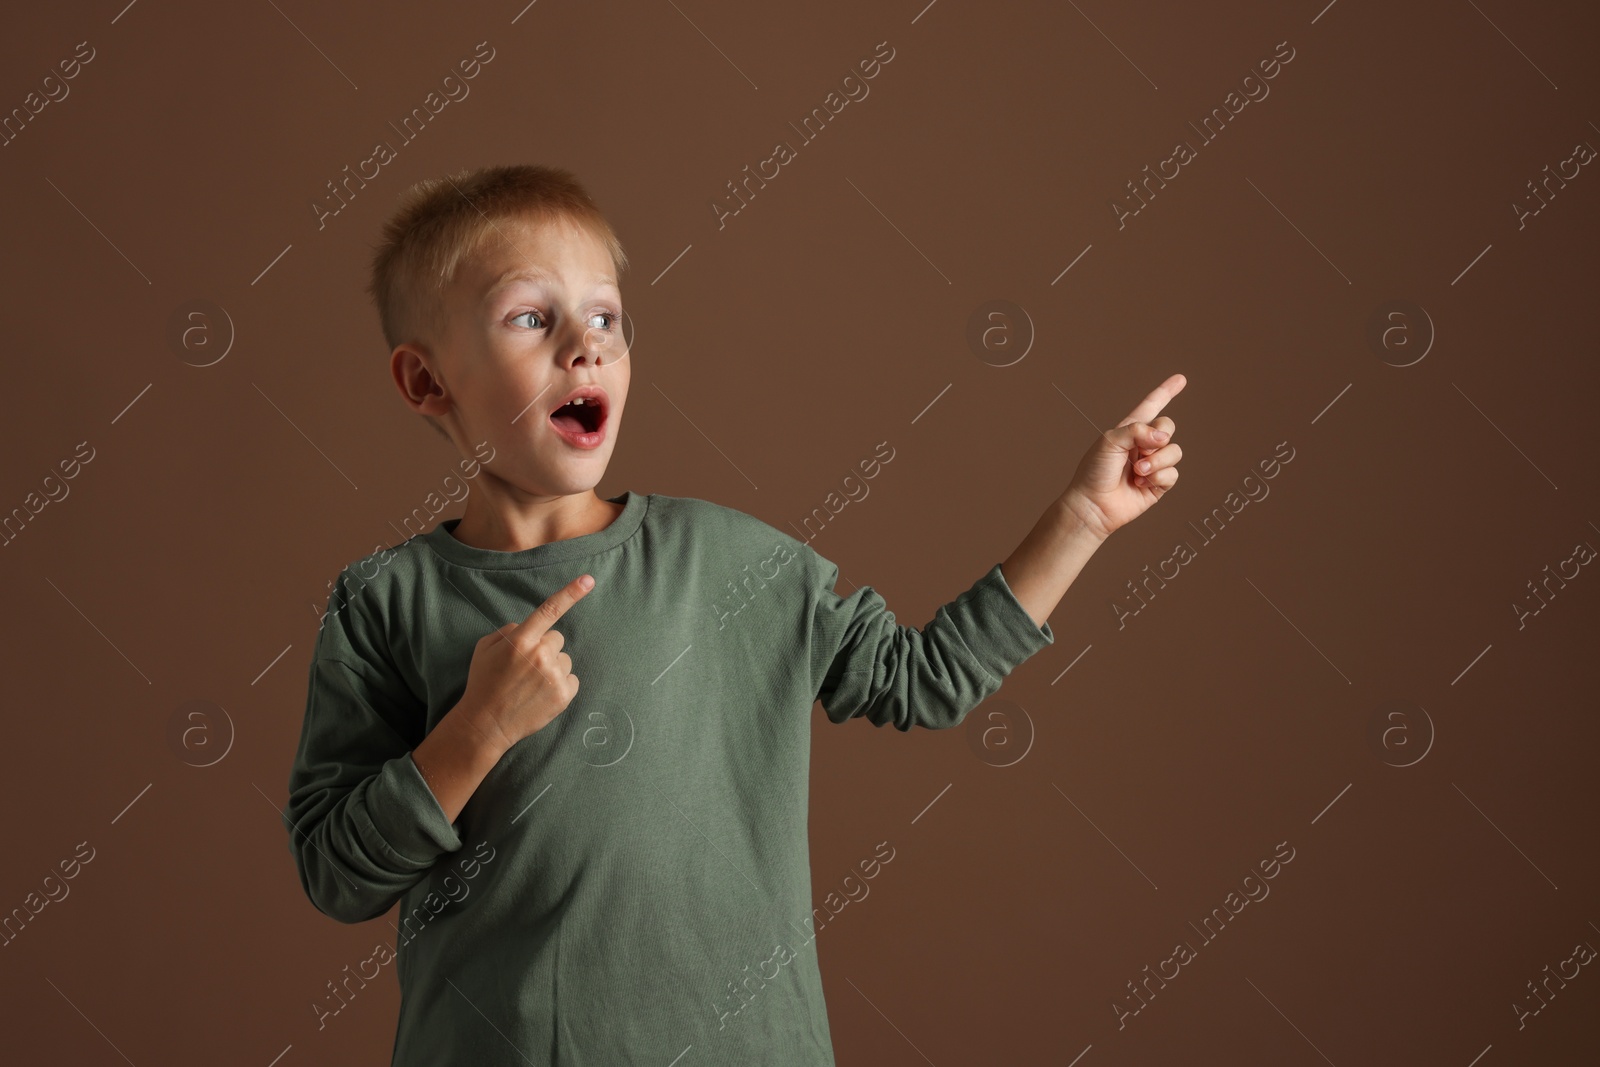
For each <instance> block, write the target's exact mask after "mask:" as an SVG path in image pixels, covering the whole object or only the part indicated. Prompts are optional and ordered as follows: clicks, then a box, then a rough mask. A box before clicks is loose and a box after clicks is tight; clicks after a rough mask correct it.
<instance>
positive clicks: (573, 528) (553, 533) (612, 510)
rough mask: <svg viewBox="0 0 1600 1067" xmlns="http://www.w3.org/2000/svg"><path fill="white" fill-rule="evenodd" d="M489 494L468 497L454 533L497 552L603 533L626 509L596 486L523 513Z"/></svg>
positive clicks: (477, 545)
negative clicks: (495, 499)
mask: <svg viewBox="0 0 1600 1067" xmlns="http://www.w3.org/2000/svg"><path fill="white" fill-rule="evenodd" d="M485 497H486V494H483V493H474V494H472V495H471V496H469V497H467V510H466V513H465V514H463V515H462V516H461V521H460V522H459V523H457V524H456V528H455V529H454V530H453V531H451V536H453V537H454V538H455V539H456V540H457V541H460V542H461V543H462V544H464V545H468V546H470V547H472V548H483V549H488V550H490V551H493V552H520V551H522V550H524V549H529V548H537V547H538V546H540V545H547V544H550V543H552V542H554V541H566V540H570V539H571V538H574V537H583V536H585V535H587V534H592V533H599V532H600V531H601V530H604V529H605V528H606V527H607V526H610V525H611V524H612V523H613V522H615V521H616V520H617V518H618V517H619V516H620V515H621V514H622V511H623V505H621V504H614V503H612V502H611V501H609V500H602V499H600V496H599V495H598V494H597V493H595V491H594V490H592V489H591V490H589V491H588V492H586V493H575V494H573V495H572V496H566V497H558V498H556V499H554V500H551V501H548V502H546V503H543V504H537V505H533V506H531V507H529V508H527V509H526V510H523V511H520V512H519V511H517V510H515V509H508V508H506V507H504V506H501V505H499V504H498V503H497V502H496V501H492V500H487V499H485ZM475 503H476V505H477V506H476V507H474V504H475Z"/></svg>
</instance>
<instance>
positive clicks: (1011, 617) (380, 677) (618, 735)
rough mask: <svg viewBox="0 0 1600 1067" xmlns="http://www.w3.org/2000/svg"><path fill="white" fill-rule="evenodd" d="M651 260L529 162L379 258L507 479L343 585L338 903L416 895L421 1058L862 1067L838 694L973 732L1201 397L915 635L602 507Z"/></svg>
mask: <svg viewBox="0 0 1600 1067" xmlns="http://www.w3.org/2000/svg"><path fill="white" fill-rule="evenodd" d="M626 266H627V260H626V257H625V256H624V254H623V252H622V248H621V245H620V244H619V243H618V241H617V239H616V237H615V235H614V234H613V233H612V231H611V229H610V227H609V226H608V225H607V224H606V221H605V219H604V218H603V216H601V214H600V212H599V210H598V208H596V206H595V205H594V203H593V202H592V201H591V200H590V199H589V197H588V196H587V195H586V194H585V193H584V191H583V190H582V188H581V187H580V186H579V185H578V183H577V182H576V181H575V180H573V178H572V176H571V175H570V174H569V173H567V172H566V171H561V170H556V169H552V168H545V167H527V166H514V167H495V168H488V169H484V170H479V171H476V172H471V173H463V174H459V175H455V176H453V177H452V178H449V179H445V180H443V181H427V182H423V183H421V184H419V185H418V186H417V187H415V188H413V189H412V190H411V192H410V193H409V194H408V199H407V202H406V204H405V206H404V207H403V208H402V209H401V210H400V211H399V212H398V213H397V214H396V215H395V217H394V218H393V219H391V220H390V221H389V223H388V224H387V226H386V229H385V240H384V243H383V245H382V247H381V248H380V249H379V250H378V252H377V255H376V257H375V259H374V263H373V281H372V293H373V296H374V298H375V300H376V302H377V304H378V308H379V313H380V316H381V319H382V323H383V329H384V334H385V338H386V340H387V342H388V345H389V347H390V350H391V357H390V369H391V372H392V375H393V378H394V381H395V384H396V386H397V387H398V388H399V391H400V394H401V396H402V397H403V398H404V400H405V402H406V403H407V405H409V406H410V407H411V409H412V410H413V411H416V412H417V413H419V414H421V415H423V416H424V417H426V418H427V419H428V420H429V421H430V423H431V424H433V425H434V426H435V428H436V429H438V430H439V431H440V432H441V433H442V434H444V435H445V436H446V437H447V438H448V439H449V440H450V441H451V442H452V444H453V445H454V446H455V447H456V449H457V450H458V451H459V452H460V453H461V455H462V456H464V457H465V456H470V455H476V456H477V457H479V459H481V460H482V462H481V463H479V462H478V461H477V460H474V461H471V462H472V465H473V466H474V467H476V468H477V472H476V474H475V477H476V478H477V483H478V491H477V492H474V493H472V494H471V495H470V496H469V497H468V498H467V502H466V513H465V514H464V515H463V516H462V517H461V518H460V519H448V520H445V521H443V522H441V523H439V524H438V525H437V526H435V527H434V529H432V530H431V531H429V532H428V533H425V534H419V535H417V536H414V537H411V538H409V539H407V540H406V541H404V542H403V543H401V544H400V545H398V546H396V547H394V548H392V549H385V550H383V551H381V552H378V553H376V554H374V555H371V556H368V557H366V558H364V559H362V560H358V561H356V562H355V563H352V564H350V565H349V566H347V567H346V568H344V570H343V571H342V572H341V573H340V575H339V578H338V580H337V582H336V588H335V590H334V593H333V595H332V597H331V598H330V601H331V602H330V606H329V609H328V613H327V615H326V616H325V617H324V619H323V623H322V626H321V629H320V631H319V633H318V636H317V641H316V649H315V653H314V656H313V660H312V664H311V669H310V685H309V692H308V697H307V703H306V712H305V721H304V727H303V730H302V734H301V738H300V744H299V748H298V752H297V754H296V757H295V761H294V766H293V769H292V770H291V772H290V776H289V817H290V820H291V822H292V824H293V828H292V830H291V832H290V847H291V849H292V851H293V854H294V858H295V862H296V866H297V868H298V870H299V874H300V879H301V884H302V885H303V886H304V888H305V891H306V893H307V895H308V896H309V897H310V899H311V901H312V902H313V903H314V904H315V905H316V907H317V908H318V909H320V910H321V911H322V912H324V913H325V914H327V915H329V916H331V917H332V918H335V919H337V920H339V921H341V922H346V923H355V922H362V921H365V920H368V919H374V918H377V917H379V916H381V915H383V914H384V913H386V912H387V911H388V910H389V908H390V907H391V906H393V905H394V904H395V903H396V902H397V901H398V902H399V903H400V905H401V908H400V914H399V917H398V923H397V929H398V930H399V934H400V936H399V937H398V938H397V941H398V942H399V945H398V948H397V959H398V962H397V969H398V975H399V982H400V989H401V1001H400V1016H399V1026H398V1030H397V1033H396V1037H395V1044H394V1049H393V1055H392V1063H393V1064H395V1065H404V1067H413V1065H415V1067H423V1065H426V1067H440V1065H445V1064H464V1065H472V1067H486V1065H496V1064H508V1065H510V1064H517V1065H525V1064H538V1065H540V1067H591V1065H605V1067H613V1065H619V1064H632V1063H641V1064H642V1063H650V1064H658V1065H661V1067H666V1065H668V1064H676V1065H679V1067H701V1065H709V1064H729V1065H732V1064H738V1065H740V1067H746V1065H750V1064H773V1065H801V1064H804V1065H808V1067H810V1065H831V1064H833V1062H834V1060H833V1051H832V1042H831V1037H830V1034H829V1029H828V1018H827V1014H826V1009H825V1005H824V1002H823V991H822V982H821V977H820V973H819V971H818V966H817V953H816V950H815V946H814V945H813V944H812V941H811V935H809V934H808V933H807V921H808V920H809V919H810V917H811V913H812V902H811V883H810V854H809V850H808V842H807V837H806V829H807V796H808V771H809V764H810V736H811V734H810V731H811V710H812V707H813V705H814V703H815V702H817V701H818V700H820V701H821V703H822V705H823V708H824V710H825V711H826V713H827V715H828V718H829V719H830V720H831V721H833V722H839V723H842V722H845V721H847V720H849V719H851V718H856V717H860V718H865V719H867V720H868V721H870V722H872V723H873V724H874V725H875V726H879V727H881V726H885V725H893V726H894V727H895V728H896V729H899V730H909V729H910V728H911V727H913V726H923V727H929V728H934V729H940V728H946V727H951V726H955V725H957V724H958V723H960V722H961V721H962V718H963V717H964V716H965V715H966V714H967V712H968V711H970V710H971V709H972V708H973V707H975V706H976V705H978V704H979V703H980V702H982V701H983V700H984V699H986V698H987V697H988V696H990V695H991V694H992V693H994V692H995V691H997V690H998V689H999V687H1000V685H1001V682H1002V680H1003V679H1004V678H1005V677H1006V676H1007V675H1008V674H1009V673H1010V672H1011V670H1013V669H1014V668H1015V667H1016V666H1017V665H1018V664H1020V663H1021V662H1022V661H1023V660H1025V659H1027V658H1028V657H1029V656H1031V655H1033V654H1034V653H1035V652H1037V651H1039V650H1040V649H1041V648H1043V647H1044V646H1045V645H1048V644H1052V643H1053V642H1054V641H1055V636H1054V634H1053V633H1052V632H1051V630H1050V627H1049V624H1048V623H1047V622H1046V619H1047V618H1048V616H1049V615H1050V613H1051V611H1052V610H1053V609H1054V608H1055V606H1056V604H1057V602H1058V601H1059V600H1060V599H1061V596H1062V594H1063V593H1065V591H1066V589H1067V587H1068V586H1069V585H1070V584H1071V582H1072V580H1073V579H1074V578H1075V577H1076V575H1077V574H1078V572H1079V570H1080V569H1081V568H1082V567H1083V565H1084V563H1085V562H1086V561H1087V560H1088V558H1089V556H1090V555H1091V554H1092V553H1093V551H1094V549H1095V548H1096V547H1098V546H1099V544H1100V543H1102V542H1103V541H1104V540H1105V538H1106V537H1107V536H1109V535H1110V533H1111V532H1112V531H1114V530H1115V529H1117V528H1118V527H1120V526H1122V525H1124V524H1125V523H1127V522H1129V521H1131V520H1132V519H1133V518H1134V517H1136V516H1137V515H1139V514H1140V513H1142V512H1143V511H1144V510H1145V509H1146V508H1148V507H1149V506H1150V505H1151V504H1152V503H1153V502H1154V501H1155V500H1156V499H1158V498H1159V496H1160V495H1161V494H1162V493H1164V492H1165V491H1166V490H1167V489H1168V488H1170V487H1171V486H1172V485H1173V483H1174V482H1175V481H1176V480H1177V473H1178V472H1177V468H1176V464H1177V461H1178V459H1179V456H1180V452H1179V449H1178V446H1177V445H1176V444H1174V443H1171V435H1172V432H1173V430H1174V425H1173V422H1172V420H1171V419H1170V418H1167V417H1164V416H1163V417H1160V418H1157V415H1158V414H1159V412H1160V410H1161V408H1162V407H1163V406H1164V405H1165V404H1166V403H1167V401H1168V400H1169V399H1171V397H1172V396H1174V395H1176V394H1177V392H1178V391H1179V390H1180V389H1182V388H1183V385H1184V379H1183V378H1182V376H1181V375H1173V376H1172V377H1171V378H1169V379H1168V380H1167V381H1166V382H1164V383H1163V384H1162V385H1161V386H1160V387H1159V388H1157V389H1156V390H1155V391H1154V392H1152V393H1151V394H1150V395H1149V396H1148V397H1147V398H1146V399H1145V400H1144V401H1143V402H1142V403H1141V404H1140V405H1139V406H1138V407H1136V408H1135V409H1134V410H1133V413H1132V414H1130V415H1129V416H1128V418H1127V419H1125V420H1124V421H1123V423H1122V425H1121V426H1119V427H1118V428H1117V429H1114V430H1110V431H1107V432H1106V433H1105V434H1104V435H1102V437H1101V439H1100V440H1099V441H1097V442H1096V444H1095V445H1094V447H1093V448H1092V449H1091V450H1090V451H1089V452H1088V454H1087V455H1085V457H1084V459H1083V462H1082V463H1081V464H1080V465H1079V467H1078V470H1077V473H1076V475H1075V477H1074V479H1073V481H1072V483H1071V485H1070V486H1069V487H1068V489H1067V491H1066V492H1065V493H1064V494H1063V495H1062V497H1061V498H1060V499H1059V500H1058V501H1056V502H1055V503H1054V504H1053V505H1052V506H1051V508H1050V509H1049V510H1048V511H1047V512H1046V513H1045V515H1044V516H1043V517H1042V518H1041V519H1040V520H1039V522H1038V524H1037V525H1035V526H1034V528H1033V530H1032V532H1030V533H1029V534H1028V536H1027V537H1026V538H1025V539H1024V540H1023V541H1022V543H1021V545H1019V547H1018V548H1017V549H1016V551H1015V552H1013V553H1012V554H1011V556H1009V557H1008V558H1007V559H1006V560H1005V561H1004V564H1003V565H1001V564H996V565H995V566H993V567H991V568H990V569H989V571H988V572H987V573H986V574H984V575H983V576H982V577H981V578H979V579H978V580H977V581H976V582H975V583H974V584H973V585H972V587H971V588H970V589H968V590H967V591H966V592H964V593H962V594H961V595H960V596H959V597H957V598H956V599H955V600H954V601H952V602H951V603H949V604H946V605H945V606H943V607H941V608H940V609H939V610H938V612H937V614H936V616H935V618H934V619H933V621H931V622H929V623H928V624H927V625H926V626H925V627H923V628H922V629H921V630H920V631H919V630H916V629H913V628H911V627H908V626H903V625H900V624H898V623H896V622H895V617H894V615H893V614H892V613H891V612H890V611H888V609H887V607H886V606H885V604H884V601H883V599H882V597H880V596H879V595H878V594H877V593H876V592H875V591H874V590H873V589H872V587H870V586H863V587H861V588H860V589H857V590H856V591H854V592H853V593H851V594H850V595H849V596H846V597H840V596H838V595H837V594H836V593H835V592H834V583H835V581H836V579H837V577H838V570H837V568H836V567H835V566H834V565H833V564H832V563H830V562H829V561H828V560H826V559H824V558H823V557H822V556H820V555H818V554H817V553H816V552H815V551H814V550H813V549H812V548H811V547H810V546H809V545H808V544H806V543H804V542H802V541H799V540H797V539H796V538H794V537H791V536H790V535H789V534H786V533H784V532H783V531H781V530H779V529H777V528H775V527H772V526H769V525H767V524H766V523H764V522H761V521H760V520H758V519H755V518H753V517H751V516H749V515H746V514H744V513H742V512H739V511H736V510H734V509H731V508H727V507H723V506H721V505H718V504H713V503H710V502H707V501H704V500H698V499H694V498H687V497H669V496H661V495H655V494H647V495H640V494H638V493H633V492H624V493H622V494H620V495H618V496H613V497H606V498H601V497H600V496H599V495H597V494H596V493H595V491H594V487H595V485H596V484H597V483H599V481H600V480H601V478H602V477H603V476H604V474H605V469H606V465H607V463H608V461H609V460H610V458H611V451H612V449H613V447H615V444H616V440H617V434H618V431H619V428H620V425H621V421H622V416H623V411H624V407H625V405H626V401H627V396H628V387H629V379H630V374H631V361H630V360H628V359H627V358H626V356H627V353H626V350H625V347H624V344H623V340H622V335H621V331H620V325H621V314H622V302H621V292H620V290H619V289H618V279H619V277H620V275H621V274H622V272H623V271H624V269H625V268H626ZM575 398H582V400H581V402H578V403H574V402H573V401H574V399H575ZM485 449H487V451H485ZM580 678H581V689H580ZM375 958H376V959H377V960H378V962H379V963H386V962H388V961H389V959H390V953H389V950H388V949H387V946H384V945H380V946H378V951H377V952H376V953H375ZM365 977H366V978H367V979H369V980H370V979H372V978H374V977H375V974H366V975H365ZM349 981H350V979H346V982H347V983H348V982H349ZM334 992H335V994H336V995H337V994H338V990H334ZM350 992H351V993H353V992H354V990H353V989H352V990H350ZM340 999H341V1000H342V997H341V998H340ZM338 1006H339V1005H338V1003H337V1002H335V1001H333V1000H330V1001H329V1006H328V1007H326V1008H319V1009H318V1014H319V1016H322V1015H323V1014H324V1012H331V1011H332V1010H335V1009H336V1008H337V1007H338Z"/></svg>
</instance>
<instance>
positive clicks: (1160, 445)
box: [1061, 374, 1188, 540]
mask: <svg viewBox="0 0 1600 1067" xmlns="http://www.w3.org/2000/svg"><path fill="white" fill-rule="evenodd" d="M1187 384H1188V379H1187V378H1185V377H1184V376H1183V375H1181V374H1174V375H1173V376H1172V377H1170V378H1168V379H1167V380H1166V381H1164V382H1162V383H1161V384H1160V385H1158V386H1156V387H1155V389H1154V390H1153V391H1152V392H1151V393H1150V395H1149V396H1147V397H1145V398H1144V399H1143V400H1141V401H1140V402H1139V405H1138V406H1137V407H1135V408H1134V409H1133V410H1132V411H1130V412H1129V413H1128V417H1127V418H1125V419H1123V420H1122V421H1121V422H1120V423H1118V424H1117V426H1116V428H1115V429H1111V430H1107V431H1106V432H1105V433H1103V434H1101V435H1100V440H1098V441H1096V442H1095V443H1094V446H1093V447H1092V448H1090V449H1089V451H1088V452H1087V453H1086V454H1085V455H1084V457H1083V459H1082V461H1081V462H1079V464H1078V470H1077V473H1076V474H1074V475H1073V478H1072V484H1070V485H1069V486H1067V490H1066V492H1065V493H1063V494H1062V496H1061V502H1062V503H1063V504H1064V505H1066V506H1067V507H1069V508H1071V509H1072V511H1073V513H1074V514H1076V515H1077V516H1078V518H1079V519H1080V520H1082V521H1083V523H1084V524H1085V525H1086V526H1088V527H1089V529H1091V530H1093V531H1094V532H1095V533H1096V534H1098V535H1099V536H1100V538H1101V540H1104V539H1105V538H1107V537H1109V536H1111V534H1112V533H1114V532H1115V531H1116V530H1118V529H1119V528H1121V527H1123V526H1126V525H1127V524H1128V523H1130V522H1132V521H1133V520H1134V519H1137V518H1138V517H1139V516H1140V515H1143V514H1144V513H1145V510H1146V509H1148V508H1149V507H1150V505H1151V504H1154V503H1155V502H1156V501H1157V500H1160V499H1161V496H1162V494H1164V493H1165V492H1166V491H1167V490H1168V489H1171V488H1172V486H1173V485H1174V484H1175V483H1176V482H1177V480H1178V460H1179V459H1181V458H1183V450H1182V449H1181V448H1179V447H1178V445H1177V443H1176V442H1175V441H1173V440H1172V436H1173V435H1174V434H1175V433H1176V432H1177V429H1178V428H1177V424H1176V423H1174V422H1173V421H1172V420H1171V419H1170V418H1168V417H1167V416H1165V415H1161V409H1162V408H1164V407H1166V406H1167V401H1169V400H1171V399H1172V398H1173V397H1175V396H1177V395H1178V394H1179V393H1180V392H1182V391H1183V387H1184V386H1185V385H1187ZM1158 416H1159V417H1158ZM1163 435H1164V436H1163ZM1145 464H1148V465H1149V469H1148V470H1146V469H1145Z"/></svg>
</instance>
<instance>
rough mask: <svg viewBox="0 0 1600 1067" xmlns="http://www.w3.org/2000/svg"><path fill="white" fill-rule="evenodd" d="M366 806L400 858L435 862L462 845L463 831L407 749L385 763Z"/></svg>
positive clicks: (380, 836) (379, 834) (381, 835)
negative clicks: (434, 793)
mask: <svg viewBox="0 0 1600 1067" xmlns="http://www.w3.org/2000/svg"><path fill="white" fill-rule="evenodd" d="M366 810H367V814H368V817H369V818H370V819H371V821H372V828H373V829H374V830H375V831H376V832H377V837H378V840H379V842H380V843H381V844H382V845H383V847H384V848H385V849H387V850H388V852H389V854H390V855H392V856H393V857H394V858H395V859H396V860H397V861H399V862H401V863H405V864H408V865H410V866H411V867H413V868H417V869H420V868H423V867H428V866H431V865H432V864H433V863H434V862H435V861H436V860H437V859H438V858H439V857H440V856H441V855H443V854H444V853H446V852H454V851H456V850H457V849H459V848H460V847H461V835H460V833H459V832H458V831H457V829H456V827H455V826H454V825H453V824H451V822H450V820H449V819H447V818H445V814H444V809H443V808H441V807H440V806H439V801H438V798H436V797H435V796H434V795H433V790H432V789H430V788H429V787H428V783H427V781H426V780H425V779H424V778H423V777H422V772H421V771H420V770H418V769H417V765H416V763H415V762H414V761H413V760H412V758H411V753H409V752H407V753H406V754H405V755H403V756H397V757H395V758H394V759H392V760H390V761H389V762H387V763H385V764H384V765H383V770H382V771H381V772H380V773H379V774H378V775H377V776H376V777H375V778H374V779H373V780H372V784H371V787H370V789H369V792H368V793H367V804H366Z"/></svg>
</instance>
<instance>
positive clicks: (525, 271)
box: [488, 264, 621, 295]
mask: <svg viewBox="0 0 1600 1067" xmlns="http://www.w3.org/2000/svg"><path fill="white" fill-rule="evenodd" d="M524 280H525V281H532V282H553V281H556V280H557V279H556V277H555V275H553V274H551V273H550V272H549V271H547V270H544V269H542V268H540V267H536V266H533V265H532V264H529V265H528V266H524V267H512V268H511V269H510V270H508V271H506V272H505V273H504V274H502V275H500V277H498V278H496V279H495V281H494V284H492V285H490V286H489V290H488V294H489V295H493V294H494V293H497V292H499V291H500V290H501V289H504V288H505V287H506V286H507V285H510V284H511V283H512V282H514V281H524ZM600 284H601V285H602V286H605V285H609V286H611V287H612V288H613V289H617V290H618V291H619V292H620V291H621V290H620V287H619V286H618V285H617V280H616V279H615V278H613V277H611V275H609V274H608V275H606V276H605V277H603V278H601V279H600Z"/></svg>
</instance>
